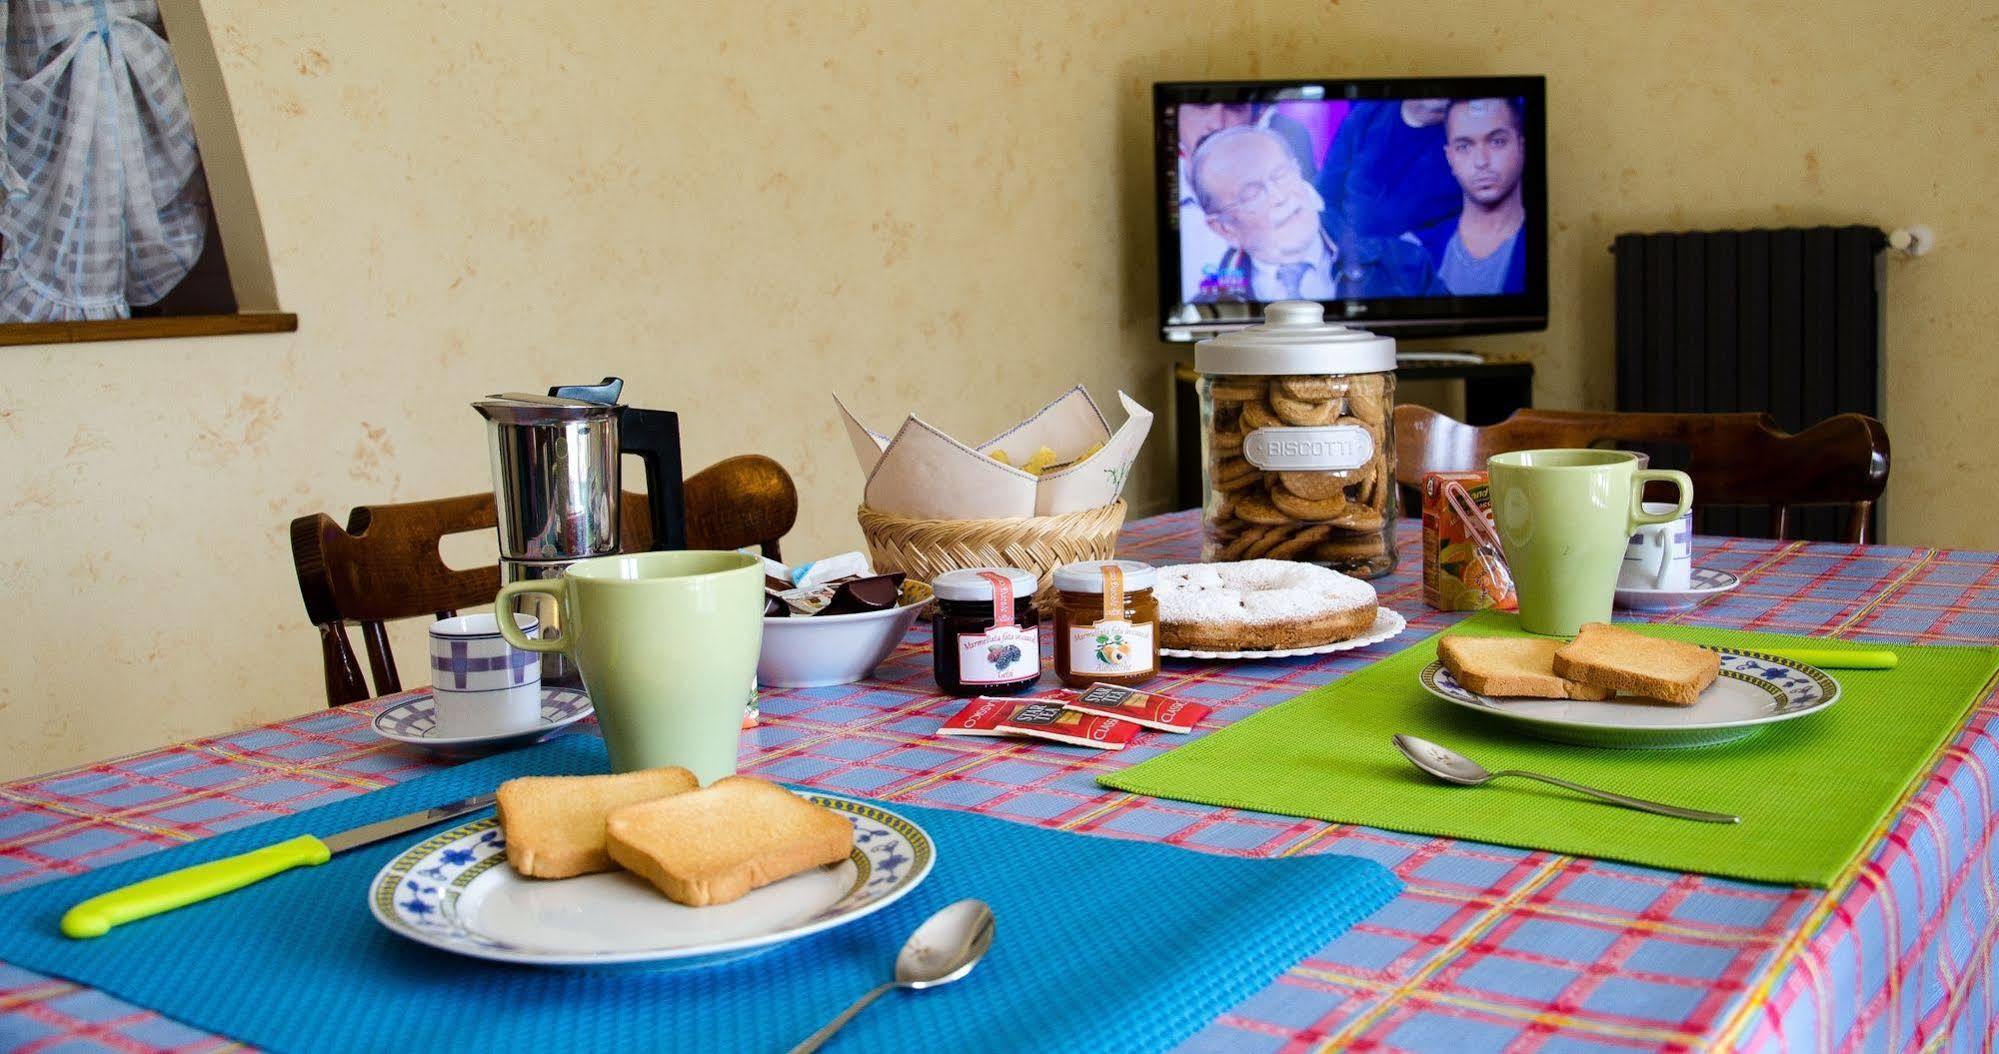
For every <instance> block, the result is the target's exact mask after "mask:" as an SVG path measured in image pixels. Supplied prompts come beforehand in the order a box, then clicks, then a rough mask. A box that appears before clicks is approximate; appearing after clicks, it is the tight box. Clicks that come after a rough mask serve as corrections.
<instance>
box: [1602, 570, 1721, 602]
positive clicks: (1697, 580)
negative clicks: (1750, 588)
mask: <svg viewBox="0 0 1999 1054" xmlns="http://www.w3.org/2000/svg"><path fill="white" fill-rule="evenodd" d="M1741 584H1742V579H1740V578H1737V577H1735V576H1734V575H1732V574H1729V573H1728V572H1727V571H1721V570H1717V569H1715V568H1712V567H1696V568H1694V570H1693V574H1692V575H1690V576H1689V581H1688V584H1687V588H1685V589H1641V588H1635V587H1633V588H1627V587H1625V586H1618V587H1617V596H1616V604H1617V606H1618V607H1621V608H1626V609H1629V610H1631V611H1683V610H1685V609H1687V608H1690V607H1693V606H1694V605H1695V604H1698V603H1700V602H1701V601H1703V600H1706V599H1707V598H1709V597H1711V596H1718V595H1720V594H1722V593H1726V592H1728V591H1729V590H1731V589H1734V588H1735V587H1736V586H1739V585H1741Z"/></svg>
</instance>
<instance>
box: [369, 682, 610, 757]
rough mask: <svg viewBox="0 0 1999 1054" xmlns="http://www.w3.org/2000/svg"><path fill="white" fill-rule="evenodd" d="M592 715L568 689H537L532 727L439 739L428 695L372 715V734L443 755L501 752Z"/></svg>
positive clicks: (576, 693) (587, 700) (585, 702)
mask: <svg viewBox="0 0 1999 1054" xmlns="http://www.w3.org/2000/svg"><path fill="white" fill-rule="evenodd" d="M591 713H592V710H591V707H590V697H589V696H587V695H584V694H583V693H582V692H579V691H576V690H575V689H572V688H546V687H544V688H543V689H542V690H541V716H540V718H539V719H538V720H537V721H536V722H535V724H534V727H532V728H523V729H519V730H516V731H513V732H502V733H500V734H498V735H490V736H440V735H438V734H437V705H436V703H434V702H433V701H432V700H431V698H430V696H428V695H420V696H417V697H416V698H414V699H405V700H403V701H402V702H400V703H397V704H396V705H394V706H391V707H389V708H388V709H386V710H383V711H382V712H381V713H379V714H376V715H375V721H374V728H375V734H376V735H378V736H381V737H382V738H383V739H393V740H395V741H396V742H398V743H408V744H410V745H412V746H419V747H424V748H426V749H429V750H435V751H438V752H439V753H443V754H458V753H470V752H473V751H482V750H501V749H505V748H508V747H524V746H527V745H528V744H530V743H538V742H540V741H541V740H544V739H547V738H548V737H549V736H552V735H554V734H555V732H556V730H557V729H561V728H567V727H569V726H570V725H573V724H575V723H576V722H578V721H581V720H583V719H584V718H586V717H589V716H590V714H591Z"/></svg>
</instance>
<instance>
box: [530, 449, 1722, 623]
mask: <svg viewBox="0 0 1999 1054" xmlns="http://www.w3.org/2000/svg"><path fill="white" fill-rule="evenodd" d="M1682 478H1684V477H1682ZM522 593H542V594H545V595H546V596H547V597H548V599H549V601H550V602H551V603H553V604H554V605H555V613H556V624H557V625H560V626H561V627H562V636H560V637H556V638H555V639H553V640H537V639H536V638H534V637H530V636H528V635H527V634H525V633H522V632H521V625H520V623H518V622H516V621H514V620H513V619H511V618H508V617H507V614H508V613H509V612H511V611H513V609H514V606H513V604H511V603H509V601H511V600H513V598H515V597H517V596H520V595H521V594H522ZM493 610H494V611H495V612H497V613H498V614H499V615H500V617H499V618H498V619H497V620H495V621H497V622H499V624H500V636H502V637H505V638H507V643H508V644H511V645H513V646H514V647H516V648H519V649H520V650H522V651H539V652H558V651H562V650H563V649H564V648H566V647H567V646H568V644H569V635H570V634H571V633H574V632H575V631H576V628H575V626H573V625H571V624H570V622H569V620H568V619H566V618H563V617H561V616H562V581H561V579H557V580H555V581H548V580H546V579H543V580H538V581H527V582H509V583H507V584H506V585H503V586H501V587H500V594H499V595H498V596H496V597H494V598H493Z"/></svg>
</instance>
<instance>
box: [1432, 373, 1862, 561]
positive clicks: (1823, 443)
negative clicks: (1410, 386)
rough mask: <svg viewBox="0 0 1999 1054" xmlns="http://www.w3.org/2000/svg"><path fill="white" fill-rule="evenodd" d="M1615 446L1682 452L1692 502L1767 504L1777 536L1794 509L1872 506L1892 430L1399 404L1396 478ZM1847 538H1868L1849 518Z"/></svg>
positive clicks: (1730, 417)
mask: <svg viewBox="0 0 1999 1054" xmlns="http://www.w3.org/2000/svg"><path fill="white" fill-rule="evenodd" d="M1611 445H1614V446H1619V447H1633V448H1638V449H1646V448H1655V449H1656V448H1661V447H1669V448H1675V449H1679V450H1684V451H1685V452H1686V455H1687V457H1688V463H1687V467H1686V472H1687V474H1688V475H1689V476H1691V477H1693V480H1694V500H1695V501H1696V502H1697V503H1700V504H1706V505H1749V506H1768V507H1769V508H1770V509H1771V514H1772V517H1773V522H1772V534H1773V536H1774V537H1778V538H1782V537H1786V536H1787V532H1788V531H1789V529H1790V528H1791V527H1792V526H1793V520H1794V519H1795V518H1794V517H1792V516H1791V515H1790V514H1789V510H1790V508H1791V507H1794V506H1798V507H1802V506H1820V505H1843V506H1848V507H1855V508H1859V507H1866V508H1871V507H1872V504H1873V502H1874V501H1876V500H1877V499H1879V498H1880V497H1881V493H1882V491H1883V490H1885V489H1886V488H1887V485H1888V433H1887V430H1886V429H1885V428H1883V427H1882V425H1881V422H1879V421H1877V420H1875V419H1873V418H1871V417H1867V416H1864V415H1861V414H1840V415H1838V416H1836V417H1829V418H1827V419H1826V420H1824V421H1821V422H1819V423H1818V424H1816V425H1813V426H1812V427H1810V428H1807V429H1805V430H1804V431H1802V432H1798V433H1796V434H1792V433H1788V432H1784V431H1782V430H1780V429H1778V428H1777V427H1776V424H1775V423H1774V421H1773V420H1772V419H1771V418H1770V416H1769V415H1767V414H1761V413H1726V414H1675V413H1597V412H1585V411H1557V410H1521V411H1519V412H1517V413H1515V414H1514V415H1513V416H1512V417H1509V418H1507V419H1506V420H1504V421H1501V422H1499V423H1498V424H1494V425H1487V426H1485V427H1483V428H1474V427H1473V426H1471V425H1468V424H1465V423H1464V422H1462V421H1457V420H1454V419H1452V418H1450V417H1446V416H1445V415H1443V414H1440V413H1437V412H1436V411H1434V410H1431V409H1428V408H1426V407H1421V406H1413V405H1407V404H1405V405H1402V406H1397V407H1396V408H1395V447H1396V454H1397V458H1398V462H1397V466H1396V473H1395V478H1396V482H1397V483H1399V484H1401V485H1402V486H1403V487H1405V488H1409V490H1405V492H1404V496H1405V498H1407V497H1409V496H1410V494H1411V493H1412V492H1413V491H1414V490H1415V489H1417V488H1420V487H1421V486H1422V482H1423V476H1424V474H1425V473H1429V472H1442V471H1465V470H1468V469H1476V468H1482V467H1483V466H1484V465H1485V460H1486V459H1487V458H1489V457H1491V456H1492V455H1493V454H1497V453H1501V452H1503V451H1508V450H1533V449H1538V448H1543V447H1594V446H1611ZM1846 534H1847V540H1848V541H1853V542H1858V541H1862V540H1864V539H1865V538H1866V531H1865V524H1864V522H1861V523H1860V524H1859V525H1858V526H1856V521H1854V520H1853V519H1852V518H1851V517H1849V518H1848V521H1847V530H1846Z"/></svg>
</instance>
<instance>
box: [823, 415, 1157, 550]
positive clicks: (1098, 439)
mask: <svg viewBox="0 0 1999 1054" xmlns="http://www.w3.org/2000/svg"><path fill="white" fill-rule="evenodd" d="M1118 399H1119V400H1120V401H1121V402H1123V403H1124V411H1125V422H1124V425H1123V427H1121V428H1119V429H1118V430H1117V432H1116V433H1115V434H1113V433H1112V432H1111V427H1110V423H1109V422H1107V421H1105V420H1104V415H1103V412H1102V411H1100V410H1098V409H1097V403H1096V400H1094V399H1091V398H1090V393H1089V392H1087V391H1084V390H1083V388H1082V386H1081V385H1078V386H1076V387H1074V388H1071V389H1069V390H1068V391H1067V392H1064V393H1063V394H1062V396H1061V397H1060V398H1058V399H1056V400H1055V401H1054V402H1052V403H1049V404H1048V405H1047V406H1044V407H1042V408H1041V409H1039V410H1037V411H1035V412H1034V414H1033V415H1032V416H1030V417H1028V418H1027V419H1026V420H1024V421H1022V422H1020V423H1019V424H1017V425H1014V426H1012V427H1010V428H1008V429H1006V430H1005V431H1003V432H1001V433H1000V434H999V435H997V436H994V437H993V438H991V439H989V440H987V441H985V442H984V443H981V444H979V445H978V446H968V445H966V444H964V443H961V442H959V441H958V440H956V439H953V438H951V437H950V436H949V435H946V434H945V433H944V432H943V430H941V429H939V428H937V427H936V426H935V425H932V424H930V423H929V422H927V421H925V420H923V419H922V418H920V417H918V416H916V415H915V414H910V415H909V416H908V417H907V418H906V419H904V420H903V422H902V427H901V428H899V429H897V430H896V433H895V435H894V436H893V437H890V436H886V435H883V434H882V433H880V432H876V431H874V430H872V429H870V428H868V427H866V426H864V425H862V424H861V423H860V422H859V421H857V420H855V419H854V415H853V414H852V413H851V412H849V411H848V410H847V405H846V404H845V403H842V402H840V399H839V397H838V396H834V398H833V402H834V403H835V404H837V405H838V406H839V407H840V415H841V416H842V417H844V418H845V419H846V422H847V436H848V438H849V439H851V440H852V441H853V444H854V456H855V457H857V458H858V459H859V460H860V464H861V471H862V472H863V473H865V474H866V475H867V485H866V487H865V489H864V490H863V491H862V495H863V497H862V500H863V501H864V502H865V503H866V504H867V506H868V507H869V508H871V509H873V510H875V511H876V512H882V513H887V514H889V515H892V516H906V517H909V518H912V519H928V520H970V519H1011V518H1017V517H1026V516H1056V515H1060V514H1062V513H1065V512H1077V511H1080V510H1082V509H1092V508H1096V507H1097V506H1099V505H1108V504H1110V503H1111V502H1113V501H1116V500H1117V498H1118V495H1119V494H1120V493H1121V492H1122V491H1123V490H1124V482H1125V478H1126V477H1127V476H1129V475H1130V474H1131V464H1132V462H1133V461H1135V460H1137V458H1138V449H1139V447H1140V446H1142V445H1144V443H1145V434H1146V433H1147V432H1149V431H1151V429H1152V411H1150V410H1147V409H1146V408H1145V407H1143V406H1140V405H1138V403H1136V402H1134V401H1133V400H1132V398H1131V396H1129V395H1126V394H1125V393H1123V392H1119V393H1118ZM1043 447H1046V448H1048V449H1050V450H1053V451H1055V452H1057V453H1058V454H1059V455H1061V456H1064V457H1073V456H1075V455H1077V454H1080V453H1082V452H1084V451H1086V450H1092V448H1094V452H1092V453H1090V454H1089V455H1088V456H1087V457H1082V458H1079V459H1077V460H1076V461H1074V462H1072V463H1070V464H1067V465H1063V466H1062V467H1060V468H1056V469H1053V470H1050V471H1048V472H1044V473H1042V474H1040V475H1036V474H1034V473H1032V472H1028V471H1026V470H1024V469H1020V468H1015V467H1014V465H1019V464H1024V463H1026V462H1027V461H1028V459H1030V458H1032V457H1033V456H1034V454H1035V452H1036V451H1038V450H1040V449H1041V448H1043ZM995 450H997V451H1000V452H1001V453H1003V454H1005V455H1006V459H1007V461H1008V462H1012V464H1007V463H1004V462H1001V461H1000V460H998V459H996V458H994V457H993V456H992V455H993V451H995Z"/></svg>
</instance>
